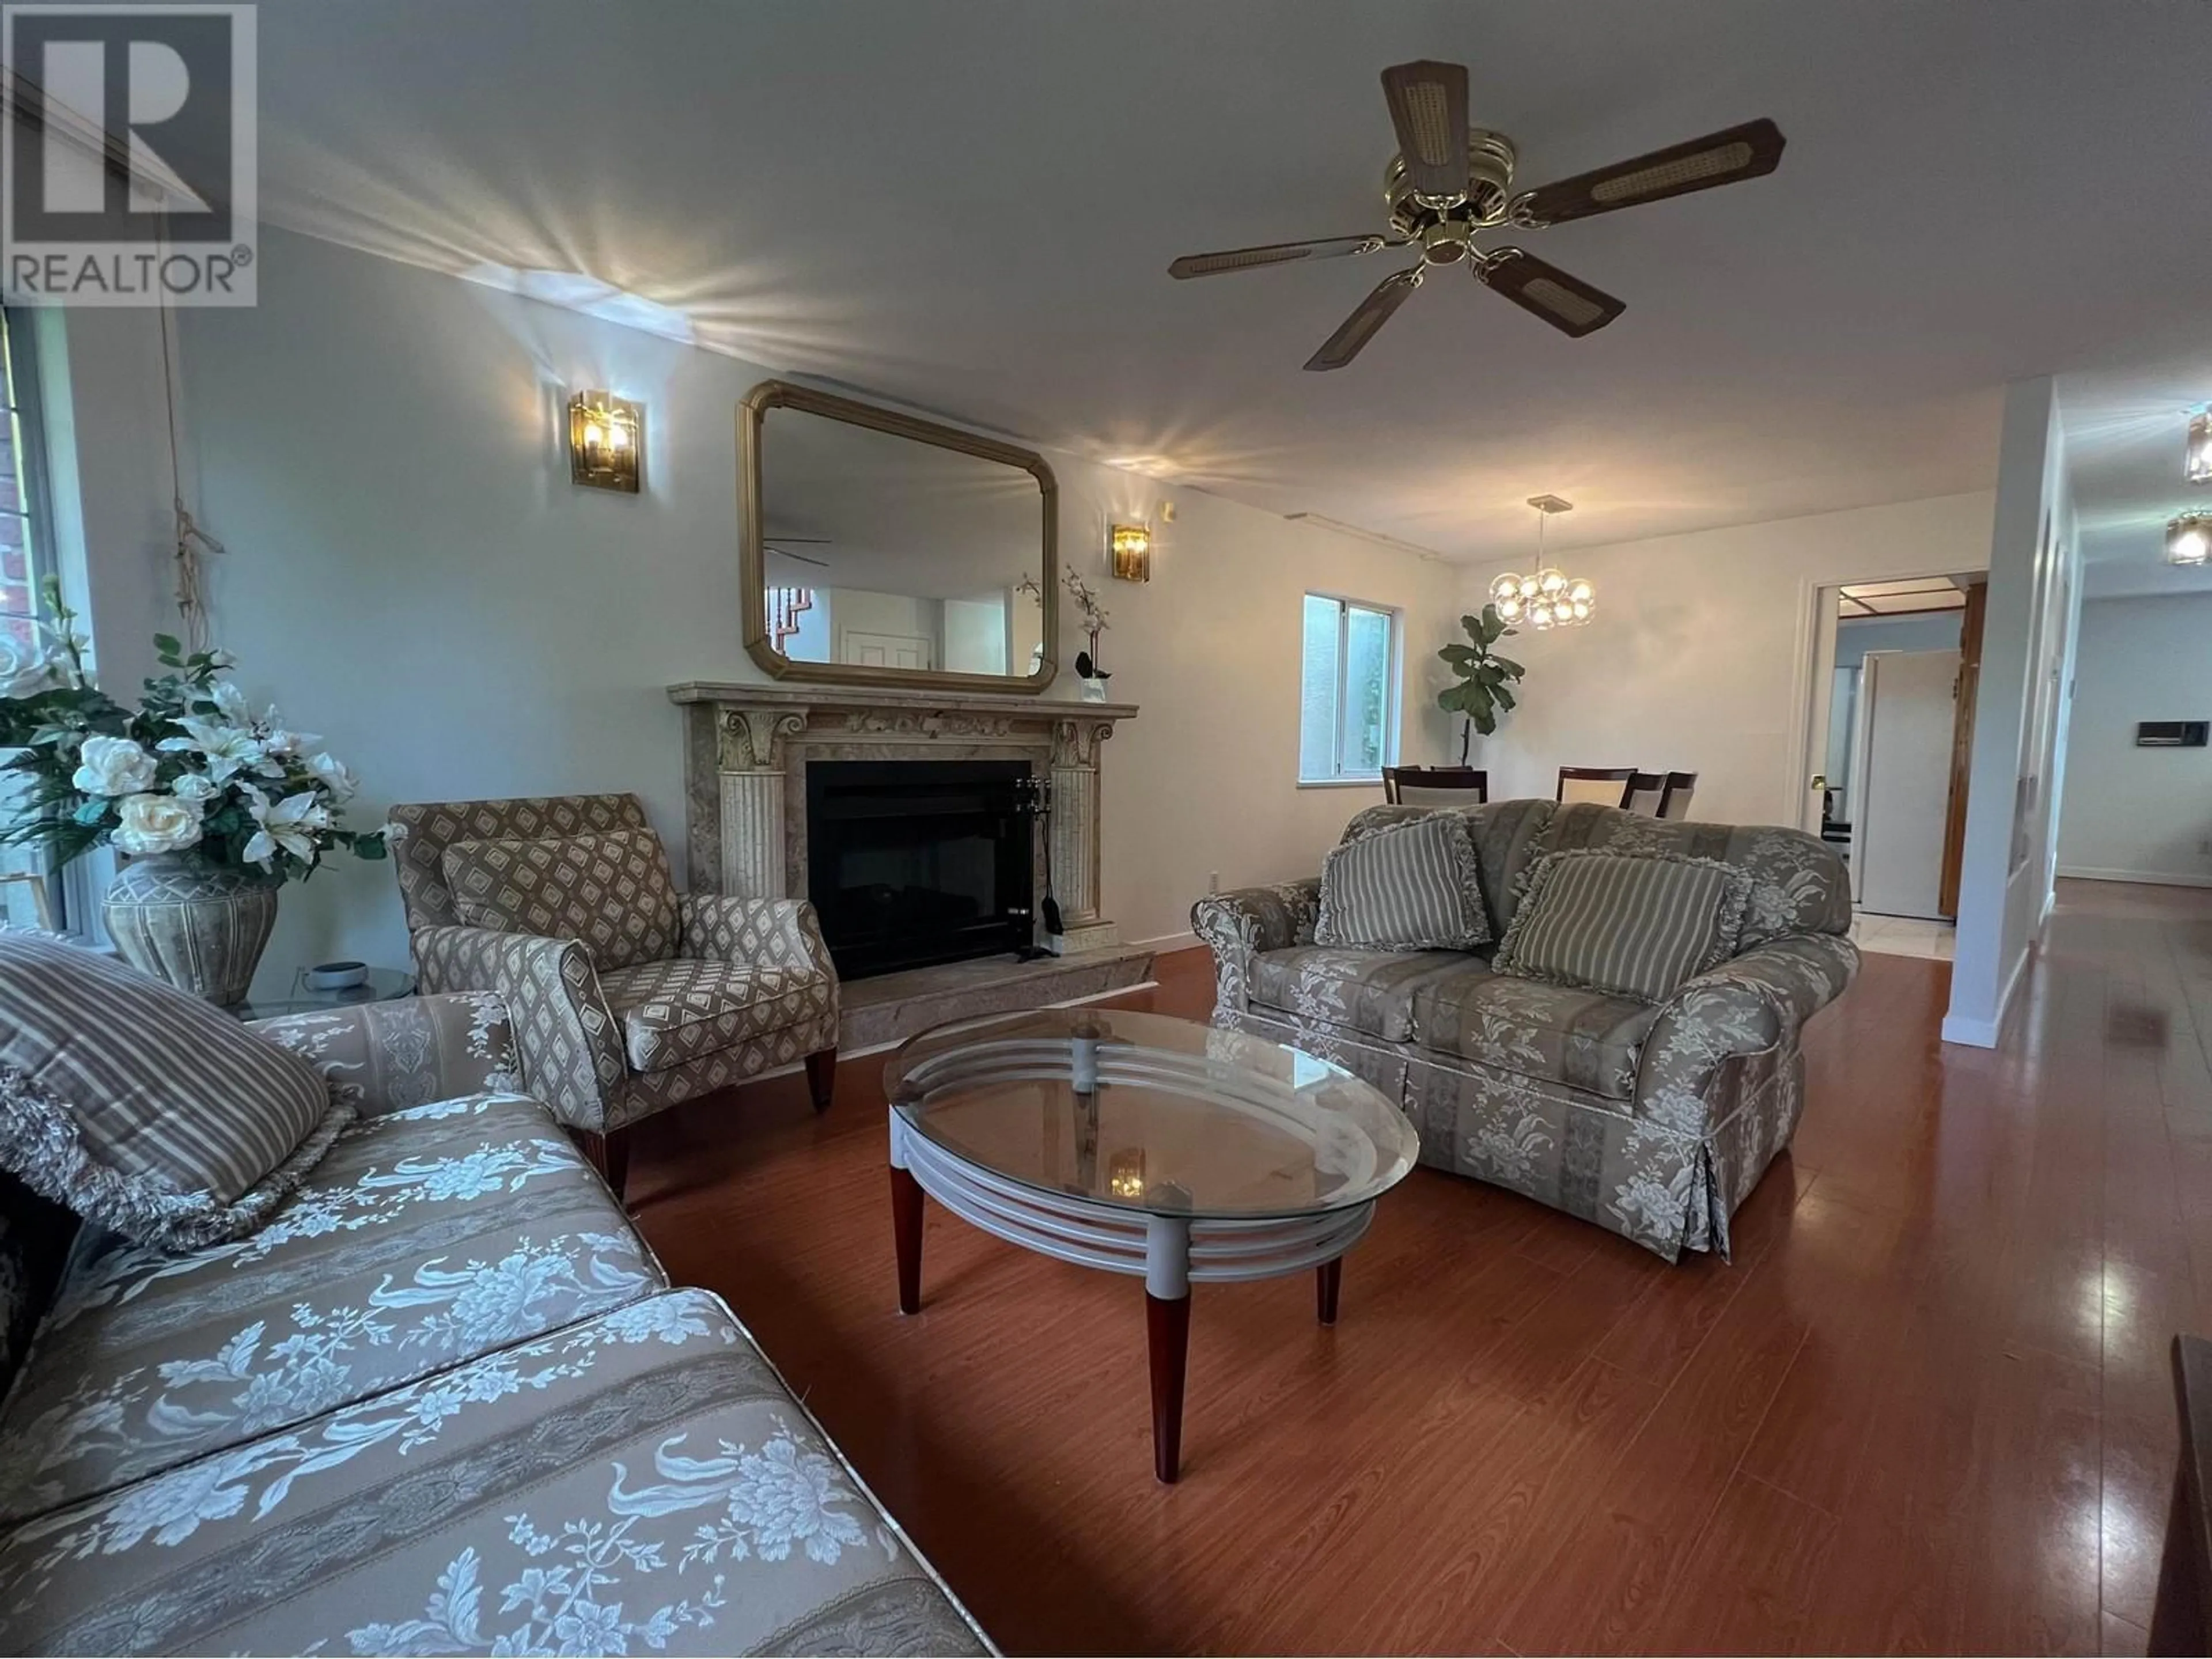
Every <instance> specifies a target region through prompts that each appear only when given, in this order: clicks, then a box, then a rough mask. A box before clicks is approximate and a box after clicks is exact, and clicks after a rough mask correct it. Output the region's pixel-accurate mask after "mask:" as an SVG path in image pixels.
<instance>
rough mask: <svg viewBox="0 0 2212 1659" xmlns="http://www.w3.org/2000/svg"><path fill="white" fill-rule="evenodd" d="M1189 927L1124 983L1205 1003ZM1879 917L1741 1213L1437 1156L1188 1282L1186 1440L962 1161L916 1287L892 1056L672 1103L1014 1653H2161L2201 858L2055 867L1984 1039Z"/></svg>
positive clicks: (2204, 1090) (704, 1202)
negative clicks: (1288, 1251)
mask: <svg viewBox="0 0 2212 1659" xmlns="http://www.w3.org/2000/svg"><path fill="white" fill-rule="evenodd" d="M1209 971H1210V967H1209V963H1208V960H1207V958H1206V955H1205V953H1204V952H1202V951H1188V952H1182V953H1179V954H1178V955H1176V956H1174V957H1167V958H1164V960H1163V963H1162V964H1161V975H1160V976H1161V983H1160V986H1159V987H1158V989H1157V990H1154V991H1149V992H1143V993H1138V994H1135V995H1134V996H1133V998H1130V999H1126V1000H1129V1001H1132V1002H1133V1003H1134V1004H1135V1005H1137V1006H1153V1007H1156V1008H1158V1009H1160V1010H1162V1011H1164V1012H1174V1013H1182V1014H1188V1015H1191V1016H1194V1017H1199V1018H1202V1017H1203V1016H1204V1015H1205V1013H1206V1011H1207V1010H1208V1009H1209V1008H1210V1006H1211V1004H1212V987H1211V982H1210V979H1209V977H1208V975H1209ZM1949 974H1950V965H1949V964H1948V963H1943V962H1937V961H1925V960H1914V959H1911V958H1907V957H1888V956H1875V955H1869V957H1867V960H1866V967H1865V971H1864V973H1863V975H1862V976H1861V978H1860V980H1859V981H1858V983H1857V985H1856V986H1855V987H1853V988H1852V990H1851V991H1850V994H1848V995H1847V996H1846V997H1845V998H1844V1000H1842V1001H1841V1002H1839V1003H1838V1004H1837V1005H1836V1006H1834V1007H1833V1008H1832V1009H1830V1010H1828V1011H1826V1012H1825V1013H1823V1014H1822V1015H1821V1016H1820V1018H1818V1019H1817V1020H1816V1021H1815V1022H1814V1024H1813V1026H1812V1029H1811V1030H1810V1031H1809V1033H1808V1054H1809V1066H1810V1077H1809V1104H1808V1109H1807V1112H1806V1115H1805V1121H1804V1123H1803V1126H1802V1128H1801V1129H1800V1131H1799V1133H1798V1136H1797V1140H1796V1147H1795V1149H1794V1151H1793V1152H1792V1153H1791V1154H1790V1156H1789V1157H1787V1158H1784V1159H1783V1160H1782V1161H1780V1162H1778V1164H1776V1165H1775V1167H1774V1168H1773V1169H1772V1170H1771V1171H1770V1172H1769V1174H1768V1176H1767V1177H1766V1179H1765V1182H1763V1183H1762V1184H1761V1185H1760V1187H1759V1190H1758V1191H1757V1192H1756V1193H1755V1194H1753V1197H1752V1198H1751V1200H1749V1202H1748V1203H1747V1205H1746V1206H1745V1207H1744V1209H1743V1210H1742V1211H1741V1212H1740V1214H1739V1216H1738V1218H1737V1222H1736V1241H1737V1243H1736V1249H1737V1254H1736V1260H1735V1263H1734V1264H1733V1265H1728V1264H1724V1263H1722V1262H1720V1261H1714V1260H1711V1259H1706V1258H1695V1259H1690V1260H1687V1261H1686V1262H1685V1263H1684V1264H1683V1265H1682V1266H1680V1267H1668V1266H1667V1265H1666V1264H1664V1263H1663V1262H1662V1261H1659V1260H1658V1259H1657V1258H1656V1257H1655V1256H1652V1255H1647V1254H1646V1253H1645V1252H1644V1251H1642V1250H1640V1249H1637V1248H1635V1247H1634V1246H1632V1245H1630V1244H1627V1243H1624V1242H1623V1241H1621V1240H1620V1239H1617V1238H1614V1237H1611V1236H1610V1235H1608V1234H1606V1233H1603V1232H1601V1231H1597V1230H1596V1229H1595V1228H1593V1227H1590V1226H1588V1225H1584V1224H1582V1223H1579V1222H1576V1221H1573V1220H1571V1219H1570V1218H1567V1217H1565V1216H1563V1215H1559V1214H1556V1213H1554V1212H1551V1211H1549V1210H1546V1209H1544V1208H1542V1207H1541V1206H1537V1205H1534V1204H1531V1203H1529V1202H1528V1201H1526V1200H1522V1199H1519V1198H1516V1197H1514V1196H1512V1195H1510V1194H1505V1193H1503V1192H1500V1191H1498V1190H1496V1189H1493V1188H1486V1187H1482V1186H1480V1185H1477V1184H1475V1183H1474V1182H1468V1181H1463V1180H1460V1179H1457V1178H1455V1177H1453V1176H1447V1175H1443V1174H1439V1173H1437V1172H1435V1171H1431V1170H1417V1171H1415V1172H1414V1174H1413V1176H1411V1177H1410V1178H1409V1179H1408V1180H1407V1182H1405V1183H1404V1185H1403V1186H1401V1188H1399V1189H1398V1190H1397V1191H1395V1193H1393V1194H1391V1195H1390V1196H1389V1198H1387V1199H1386V1200H1384V1201H1383V1204H1382V1206H1381V1207H1380V1209H1379V1211H1378V1212H1377V1216H1376V1223H1375V1225H1374V1228H1373V1230H1372V1231H1370V1234H1369V1235H1368V1237H1367V1238H1366V1239H1365V1240H1364V1242H1363V1243H1361V1244H1360V1245H1359V1246H1358V1249H1355V1250H1354V1252H1353V1253H1352V1255H1351V1256H1350V1257H1348V1258H1347V1260H1346V1265H1345V1275H1344V1291H1343V1295H1344V1305H1343V1317H1342V1320H1341V1322H1340V1323H1339V1324H1338V1325H1337V1326H1336V1327H1335V1328H1334V1329H1333V1330H1330V1329H1322V1328H1319V1327H1317V1326H1316V1323H1315V1322H1314V1317H1313V1307H1312V1301H1313V1288H1312V1285H1311V1283H1310V1279H1309V1278H1308V1277H1306V1276H1304V1275H1300V1276H1297V1277H1296V1278H1292V1279H1284V1280H1279V1281H1275V1282H1272V1283H1266V1284H1259V1285H1228V1286H1200V1289H1199V1291H1198V1294H1197V1299H1196V1301H1195V1303H1194V1313H1193V1318H1192V1328H1191V1358H1190V1380H1189V1395H1188V1407H1187V1410H1186V1416H1185V1422H1184V1431H1183V1478H1182V1483H1181V1484H1180V1485H1179V1486H1175V1487H1172V1488H1170V1487H1163V1486H1158V1485H1157V1484H1155V1483H1154V1481H1153V1480H1152V1475H1151V1452H1150V1442H1149V1433H1150V1424H1149V1418H1148V1407H1147V1403H1146V1402H1147V1395H1146V1367H1145V1348H1144V1310H1143V1306H1142V1297H1141V1295H1140V1294H1139V1287H1138V1286H1137V1285H1135V1283H1134V1282H1133V1281H1130V1280H1126V1279H1119V1278H1115V1277H1111V1276H1109V1275H1105V1274H1102V1273H1092V1272H1089V1271H1086V1270H1084V1269H1081V1268H1077V1267H1065V1266H1062V1265H1060V1264H1057V1263H1054V1262H1052V1261H1046V1260H1044V1259H1042V1258H1040V1257H1037V1256H1035V1255H1029V1254H1027V1253H1025V1252H1024V1251H1021V1250H1018V1249H1014V1248H1013V1247H1012V1246H1010V1245H1006V1244H1002V1243H998V1242H996V1241H994V1240H992V1239H989V1238H986V1237H982V1236H981V1235H980V1234H978V1233H976V1232H975V1231H973V1230H972V1229H970V1228H969V1227H967V1226H966V1225H964V1224H963V1223H961V1222H959V1221H957V1220H956V1219H954V1218H951V1217H950V1216H947V1215H946V1214H945V1213H944V1212H942V1211H941V1210H938V1209H936V1208H935V1207H934V1206H932V1209H931V1213H930V1216H929V1218H928V1222H927V1237H926V1243H925V1249H924V1268H923V1295H924V1298H925V1302H924V1308H923V1311H922V1312H921V1314H920V1315H919V1316H915V1317H913V1318H906V1319H902V1318H901V1317H900V1316H899V1315H898V1314H897V1313H896V1310H895V1301H894V1291H895V1286H894V1283H893V1276H892V1259H891V1238H890V1193H889V1187H888V1182H887V1180H886V1177H885V1175H884V1139H885V1130H884V1097H883V1094H882V1091H881V1086H880V1079H881V1062H880V1060H879V1059H877V1060H860V1061H855V1062H851V1063H848V1064H847V1065H846V1066H844V1067H843V1068H842V1072H841V1075H840V1078H839V1080H838V1087H837V1097H836V1103H835V1104H834V1105H833V1106H832V1107H831V1108H830V1109H829V1112H828V1113H827V1114H825V1115H823V1117H821V1118H820V1119H817V1118H816V1117H815V1116H814V1115H813V1114H812V1113H811V1111H810V1110H809V1109H808V1107H807V1104H806V1098H805V1088H804V1086H803V1085H802V1083H801V1082H800V1080H799V1079H796V1078H793V1079H777V1080H775V1081H772V1082H769V1083H766V1084H762V1085H756V1086H755V1087H753V1088H751V1089H750V1090H747V1091H742V1092H741V1093H739V1094H738V1095H737V1096H735V1097H723V1098H720V1099H715V1100H708V1101H702V1102H698V1103H694V1105H693V1106H691V1107H689V1108H686V1109H681V1110H679V1111H678V1112H675V1113H671V1114H668V1115H664V1116H663V1117H661V1118H659V1119H656V1120H653V1121H651V1122H649V1123H648V1124H647V1125H646V1126H645V1128H644V1131H643V1133H642V1134H641V1140H640V1145H639V1146H638V1148H637V1154H636V1159H637V1161H636V1164H635V1168H634V1169H633V1171H632V1174H631V1177H630V1183H631V1186H630V1190H631V1195H632V1198H633V1200H634V1201H635V1203H636V1204H637V1206H638V1212H639V1220H640V1223H641V1226H642V1227H643V1229H644V1231H645V1232H646V1234H647V1237H649V1238H650V1239H651V1240H652V1242H653V1245H654V1247H655V1248H656V1249H658V1250H659V1252H660V1254H661V1255H662V1257H663V1259H664V1260H665V1261H666V1262H667V1264H668V1267H669V1269H670V1271H671V1273H674V1274H675V1276H676V1277H677V1278H678V1280H679V1281H683V1282H687V1283H694V1284H699V1285H708V1286H711V1287H713V1288H714V1289H715V1290H717V1291H720V1292H721V1293H722V1294H723V1295H724V1296H726V1297H728V1299H729V1301H730V1303H731V1304H732V1306H733V1307H734V1308H736V1310H738V1315H739V1316H741V1317H742V1318H743V1319H744V1321H745V1322H746V1324H747V1325H748V1326H749V1327H750V1328H751V1330H752V1332H753V1334H755V1335H756V1336H757V1338H758V1339H759V1340H760V1341H761V1343H762V1345H763V1346H764V1347H765V1348H766V1349H767V1351H768V1352H769V1355H770V1356H771V1357H773V1358H775V1361H776V1363H777V1364H779V1365H780V1366H781V1368H782V1370H783V1371H784V1374H785V1375H786V1376H787V1378H788V1379H789V1380H790V1382H791V1383H792V1384H793V1386H794V1387H795V1388H796V1389H799V1391H800V1392H801V1393H802V1394H803V1395H805V1397H806V1399H807V1401H808V1403H809V1404H810V1405H811V1407H812V1408H813V1409H814V1410H815V1412H816V1413H818V1414H819V1416H820V1417H821V1419H822V1420H823V1423H824V1424H825V1425H827V1426H828V1427H829V1431H830V1432H831V1433H832V1434H833V1435H834V1436H835V1437H836V1439H837V1441H838V1443H840V1444H841V1445H842V1447H843V1448H844V1449H845V1451H846V1452H847V1453H848V1455H850V1457H851V1458H852V1459H853V1461H854V1463H855V1465H856V1466H857V1467H858V1468H860V1471H861V1473H862V1474H864V1475H865V1476H866V1479H867V1480H868V1482H869V1484H870V1485H871V1486H873V1488H874V1489H875V1491H876V1492H877V1493H878V1496H879V1497H880V1498H882V1499H883V1501H884V1504H886V1505H887V1506H888V1507H889V1508H890V1510H891V1511H892V1513H894V1514H895V1515H896V1516H898V1517H899V1518H900V1520H901V1521H902V1522H904V1524H905V1525H906V1527H907V1528H908V1531H909V1532H910V1533H911V1534H912V1535H913V1536H914V1538H915V1541H917V1542H918V1543H919V1544H920V1546H921V1547H922V1548H923V1549H924V1550H925V1551H926V1552H927V1553H928V1554H929V1556H930V1557H931V1559H933V1560H934V1561H935V1562H936V1564H937V1565H938V1566H939V1569H940V1570H941V1571H943V1572H944V1573H945V1577H947V1579H948V1580H949V1581H950V1582H951V1584H952V1586H953V1588H954V1589H956V1590H957V1592H958V1593H959V1594H960V1595H961V1596H962V1597H963V1599H964V1600H965V1601H966V1602H967V1603H968V1605H969V1607H971V1608H972V1609H973V1610H974V1612H975V1614H976V1616H977V1618H978V1619H979V1620H981V1622H982V1624H983V1626H984V1627H985V1628H986V1629H987V1630H988V1631H990V1632H992V1633H993V1635H994V1638H996V1639H997V1640H998V1641H999V1642H1000V1644H1002V1645H1003V1646H1005V1647H1006V1649H1007V1650H1009V1651H1010V1652H1016V1653H1024V1652H1085V1653H1118V1652H1134V1651H1151V1652H1186V1651H1207V1652H1259V1653H1293V1652H1295V1653H1304V1652H1327V1651H1352V1652H1388V1651H1401V1650H1404V1651H1413V1650H1426V1651H1446V1652H1498V1651H1511V1652H1518V1653H1522V1654H1537V1653H1552V1652H1578V1653H1601V1652H1616V1651H1699V1652H1704V1651H1721V1652H1747V1653H1784V1652H1798V1651H1812V1652H1828V1651H1844V1652H1891V1651H1894V1652H1937V1651H1945V1652H1950V1651H1961V1650H1963V1651H1970V1652H1973V1651H1981V1652H2005V1653H2027V1652H2042V1651H2046V1650H2047V1651H2063V1652H2076V1653H2097V1652H2100V1651H2102V1652H2106V1653H2141V1652H2142V1650H2143V1644H2144V1626H2146V1624H2147V1623H2148V1619H2149V1615H2150V1604H2151V1595H2152V1589H2153V1584H2154V1577H2155V1573H2156V1569H2157V1561H2158V1553H2159V1546H2160V1537H2161V1530H2162V1527H2163V1522H2164V1516H2165V1504H2166V1483H2167V1481H2168V1480H2169V1479H2170V1478H2171V1474H2172V1467H2173V1460H2174V1457H2175V1455H2176V1442H2175V1431H2174V1426H2173V1411H2172V1395H2171V1389H2170V1387H2169V1384H2168V1381H2167V1370H2166V1366H2167V1360H2166V1343H2167V1340H2168V1339H2169V1337H2170V1336H2171V1335H2172V1333H2173V1332H2174V1331H2175V1330H2177V1329H2181V1328H2194V1329H2197V1330H2199V1331H2208V1330H2212V1066H2208V1042H2207V1039H2208V1036H2212V892H2204V891H2190V890H2177V889H2155V888H2148V887H2122V886H2113V885H2109V884H2089V883H2072V882H2069V883H2062V884H2061V887H2060V899H2059V905H2058V908H2057V913H2056V914H2055V915H2054V917H2053V919H2052V921H2051V929H2050V934H2049V939H2048V943H2047V945H2046V948H2045V951H2044V952H2043V954H2042V955H2041V956H2040V957H2039V960H2038V961H2037V963H2035V965H2034V966H2033V968H2032V969H2031V970H2030V975H2029V977H2028V979H2027V981H2026V983H2025V985H2024V986H2023V988H2022V990H2021V1006H2019V1007H2017V1008H2016V1009H2015V1015H2014V1020H2013V1024H2012V1026H2011V1028H2010V1030H2008V1035H2007V1037H2006V1041H2005V1042H2004V1044H2003V1046H2002V1048H1998V1049H1996V1050H1994V1051H1982V1050H1975V1049H1967V1048H1945V1047H1943V1046H1942V1044H1941V1043H1940V1042H1938V1040H1937V1031H1938V1028H1939V1025H1940V1023H1941V1019H1942V1010H1943V1003H1944V1000H1945V996H1946V994H1947V990H1948V976H1949Z"/></svg>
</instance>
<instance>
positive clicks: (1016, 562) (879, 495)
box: [758, 406, 1048, 679]
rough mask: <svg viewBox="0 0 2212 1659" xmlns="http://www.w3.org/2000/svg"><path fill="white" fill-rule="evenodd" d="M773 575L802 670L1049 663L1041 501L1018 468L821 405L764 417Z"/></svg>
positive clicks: (778, 620)
mask: <svg viewBox="0 0 2212 1659" xmlns="http://www.w3.org/2000/svg"><path fill="white" fill-rule="evenodd" d="M759 456H760V477H759V482H758V490H759V506H760V513H761V578H760V580H761V581H762V583H763V586H764V588H765V590H766V595H765V597H766V605H767V614H768V638H769V647H770V648H771V649H772V650H773V651H775V653H777V654H778V655H780V656H781V657H782V658H784V659H786V660H787V661H788V662H790V663H793V664H806V663H817V664H840V665H854V666H860V667H866V668H884V669H896V670H902V671H910V672H918V673H954V674H981V675H991V676H999V677H1006V678H1013V679H1021V678H1026V677H1028V676H1030V675H1032V674H1034V673H1036V672H1037V671H1038V669H1039V666H1040V665H1041V663H1042V659H1043V654H1044V651H1043V641H1044V625H1045V620H1046V617H1045V608H1044V605H1043V597H1044V596H1043V586H1044V584H1045V582H1046V581H1047V580H1048V572H1047V571H1046V569H1045V564H1044V551H1043V546H1044V544H1043V538H1042V514H1043V510H1044V498H1043V495H1042V490H1041V489H1040V487H1039V483H1038V480H1037V479H1036V477H1034V476H1033V475H1032V474H1030V472H1028V471H1024V469H1023V468H1021V467H1018V466H1014V465H1008V464H1006V463H1005V462H1002V461H999V460H994V459H987V458H985V457H983V456H980V455H971V454H965V453H961V452H960V451H958V450H953V449H945V448H939V447H938V446H936V445H934V444H932V443H927V442H923V441H918V440H916V439H913V438H908V437H902V436H899V435H896V434H893V433H889V432H879V431H875V430H872V429H871V428H866V427H862V426H854V425H851V424H848V423H847V422H843V421H839V420H834V419H831V418H829V417H828V416H823V415H818V414H816V413H814V412H813V411H812V410H804V409H793V408H786V407H781V406H778V407H774V408H770V409H769V410H766V411H765V413H764V415H763V418H762V426H761V433H760V444H759Z"/></svg>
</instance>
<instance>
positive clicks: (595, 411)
mask: <svg viewBox="0 0 2212 1659" xmlns="http://www.w3.org/2000/svg"><path fill="white" fill-rule="evenodd" d="M644 452H645V406H644V405H643V404H634V403H631V402H630V401H629V399H628V398H617V397H616V396H615V395H614V394H613V393H612V392H578V393H577V394H576V395H575V396H574V397H573V398H569V399H568V480H569V482H570V483H580V484H586V485H588V486H589V487H590V488H592V489H619V490H621V491H622V492H623V494H625V495H636V494H637V490H638V478H639V474H640V471H641V468H642V466H643V465H644Z"/></svg>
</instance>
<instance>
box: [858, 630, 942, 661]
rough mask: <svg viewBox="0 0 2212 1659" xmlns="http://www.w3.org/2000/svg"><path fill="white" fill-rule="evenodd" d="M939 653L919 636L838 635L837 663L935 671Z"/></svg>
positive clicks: (865, 631) (861, 633)
mask: <svg viewBox="0 0 2212 1659" xmlns="http://www.w3.org/2000/svg"><path fill="white" fill-rule="evenodd" d="M936 655H937V653H935V652H934V651H933V650H931V649H930V642H929V641H927V640H926V639H924V638H922V636H921V635H919V634H872V633H870V632H868V631H867V630H866V629H859V628H848V629H845V630H844V631H843V632H842V633H841V634H840V635H838V636H837V660H838V661H839V662H856V663H860V664H863V665H866V666H868V667H870V668H934V667H936V666H937V663H936V660H935V659H936Z"/></svg>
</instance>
